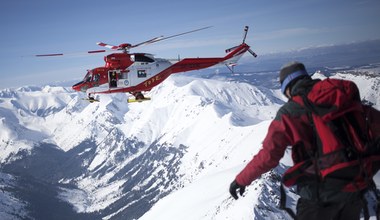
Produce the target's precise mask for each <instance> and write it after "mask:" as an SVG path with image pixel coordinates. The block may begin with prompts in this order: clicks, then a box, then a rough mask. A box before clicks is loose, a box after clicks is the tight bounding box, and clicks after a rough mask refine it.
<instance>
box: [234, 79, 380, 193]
mask: <svg viewBox="0 0 380 220" xmlns="http://www.w3.org/2000/svg"><path fill="white" fill-rule="evenodd" d="M316 82H318V81H317V80H310V79H302V80H299V81H297V82H296V84H295V85H294V86H293V87H292V91H291V93H292V96H293V98H292V99H294V100H295V99H298V100H297V101H293V100H291V101H289V102H287V103H286V104H285V105H284V106H282V107H281V108H280V110H279V111H278V112H277V115H276V118H275V119H274V120H273V121H272V123H271V124H270V126H269V129H268V133H267V136H266V137H265V139H264V141H263V146H262V149H261V150H260V151H259V153H258V154H257V155H255V156H254V157H253V159H252V160H251V161H250V162H249V163H248V164H247V166H246V167H245V168H244V169H243V170H242V171H241V172H240V173H239V174H238V175H237V177H236V181H237V183H238V184H239V185H242V186H247V185H249V184H251V182H252V181H254V180H255V179H257V178H258V177H260V175H261V174H263V173H266V172H268V171H269V170H271V169H273V168H275V167H276V166H277V165H278V164H279V161H280V159H281V158H282V157H283V156H284V153H285V150H286V148H287V147H288V146H292V159H293V162H294V163H295V164H296V163H298V162H300V161H301V160H305V159H308V157H309V154H310V153H309V154H308V153H307V152H311V151H312V149H315V146H314V145H315V142H316V139H315V135H314V131H313V127H312V126H311V125H310V123H311V122H310V120H309V118H308V114H307V111H306V110H305V108H304V107H303V106H301V104H298V103H303V102H302V98H301V97H300V96H298V95H300V94H307V93H308V92H309V91H310V90H311V88H312V87H313V86H314V84H315V83H316ZM358 95H359V93H358ZM299 99H301V101H300V100H299ZM365 109H367V110H365V111H366V112H367V116H369V118H371V120H369V122H370V124H369V127H370V129H371V131H372V133H373V134H370V136H372V138H374V139H376V140H377V141H379V143H380V138H378V137H379V135H380V112H379V111H377V110H376V109H373V108H370V107H366V108H365ZM361 127H362V128H361V129H362V130H366V127H365V125H361ZM367 129H368V128H367Z"/></svg>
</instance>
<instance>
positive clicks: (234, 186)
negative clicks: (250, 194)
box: [230, 180, 245, 200]
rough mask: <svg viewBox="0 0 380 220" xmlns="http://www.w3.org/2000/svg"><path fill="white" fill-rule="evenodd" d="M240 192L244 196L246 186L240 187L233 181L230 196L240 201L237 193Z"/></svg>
mask: <svg viewBox="0 0 380 220" xmlns="http://www.w3.org/2000/svg"><path fill="white" fill-rule="evenodd" d="M238 190H239V193H240V195H241V196H242V195H243V193H244V192H245V186H241V185H239V184H238V183H237V182H236V180H234V181H232V183H231V185H230V194H231V196H232V197H234V199H236V200H237V199H238V198H239V197H238V195H237V193H236V192H237V191H238Z"/></svg>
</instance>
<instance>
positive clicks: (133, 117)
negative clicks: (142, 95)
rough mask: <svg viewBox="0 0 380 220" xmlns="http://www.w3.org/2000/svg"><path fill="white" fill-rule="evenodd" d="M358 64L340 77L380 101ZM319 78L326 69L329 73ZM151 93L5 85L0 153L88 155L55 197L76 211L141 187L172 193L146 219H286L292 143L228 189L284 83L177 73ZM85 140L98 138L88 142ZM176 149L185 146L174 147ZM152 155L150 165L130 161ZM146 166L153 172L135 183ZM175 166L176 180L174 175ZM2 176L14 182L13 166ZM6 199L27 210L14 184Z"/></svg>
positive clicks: (98, 207)
mask: <svg viewBox="0 0 380 220" xmlns="http://www.w3.org/2000/svg"><path fill="white" fill-rule="evenodd" d="M355 71H356V72H357V71H359V72H362V71H366V74H365V75H361V74H354V73H355ZM355 71H353V72H352V71H351V72H341V71H339V72H338V73H337V74H335V75H334V76H333V77H339V78H346V79H351V80H354V81H355V82H357V84H358V85H359V89H360V92H361V94H362V96H363V97H364V98H365V99H366V100H368V101H370V102H373V103H375V107H377V108H379V103H380V100H379V99H380V94H379V93H380V92H379V90H378V86H379V77H378V76H376V73H378V72H379V71H378V69H358V70H355ZM260 76H261V75H258V77H260ZM314 77H316V78H323V77H324V76H323V72H321V71H318V72H317V73H316V74H314ZM147 96H149V97H151V98H152V100H151V101H149V102H143V103H134V104H127V103H126V100H127V98H128V97H127V95H126V94H116V95H100V96H99V99H100V102H97V103H92V104H89V103H87V102H85V101H83V100H81V99H82V98H84V94H78V93H76V92H73V91H71V90H70V89H69V88H63V87H59V86H56V87H54V86H44V87H24V88H20V89H15V90H9V89H6V90H2V91H0V98H1V99H0V130H1V133H0V152H1V153H0V162H1V164H7V163H8V164H9V163H11V162H12V161H15V160H18V159H20V158H19V157H18V156H17V155H18V154H17V153H18V152H20V151H23V152H28V153H29V154H30V153H31V152H32V150H33V148H34V146H35V144H37V143H52V144H55V145H57V146H58V147H59V148H60V149H61V150H62V151H63V152H66V153H70V152H72V151H74V152H76V154H75V155H76V156H77V157H80V158H82V157H83V158H84V159H83V161H81V162H82V163H81V164H80V165H78V169H82V171H81V172H80V174H78V175H76V176H69V177H62V178H61V179H60V181H59V184H62V187H60V188H59V196H58V197H59V199H61V200H63V201H66V202H68V203H70V204H71V205H72V206H73V207H74V209H75V211H76V212H78V213H92V212H103V211H104V210H106V209H108V210H109V209H112V208H109V207H113V206H112V205H114V204H115V203H117V202H118V201H120V200H122V199H123V198H124V197H131V196H130V195H131V194H133V193H135V192H136V193H137V192H140V193H141V190H145V191H146V192H151V191H153V190H157V191H158V192H159V194H160V195H166V196H165V197H164V198H161V197H159V196H157V197H154V198H153V199H152V203H153V202H156V203H155V205H154V206H153V207H152V208H151V209H150V210H149V211H148V212H146V213H145V215H143V216H142V217H141V218H140V219H143V220H149V219H197V220H198V219H199V220H202V219H207V220H209V219H253V218H255V217H256V218H257V219H266V218H267V219H288V216H287V215H286V214H285V213H284V212H283V211H280V210H278V208H277V207H278V190H279V185H278V184H279V181H278V178H279V175H280V174H281V172H283V169H285V168H286V166H290V165H291V164H292V162H291V159H290V156H289V152H290V150H289V151H287V154H286V156H285V157H284V158H283V159H282V160H281V166H279V167H278V168H276V169H275V170H274V171H272V172H270V173H267V174H265V175H263V176H262V177H261V178H259V179H258V180H256V181H254V182H253V183H252V184H251V185H250V186H249V187H247V192H246V193H245V195H244V196H243V197H242V198H241V199H239V200H237V201H235V200H233V199H232V198H231V197H230V195H229V192H228V188H229V184H230V183H231V182H232V180H233V179H234V178H235V176H236V174H237V173H238V172H239V171H240V170H241V169H242V168H243V167H244V166H245V164H246V163H248V161H249V160H250V159H251V158H252V156H253V155H255V154H256V153H257V152H258V151H259V150H260V148H261V142H262V140H263V139H264V137H265V135H266V133H267V129H268V126H269V124H270V122H271V120H272V119H273V118H274V117H275V115H276V112H277V110H278V109H279V108H280V106H281V105H282V104H283V103H284V102H285V101H286V99H285V97H284V96H283V95H282V94H281V92H280V90H279V89H278V88H277V89H273V88H267V87H264V86H261V85H253V83H249V82H242V81H228V80H225V79H223V78H217V79H204V78H200V77H194V76H189V75H173V76H171V77H169V78H168V79H167V80H165V81H164V82H163V83H162V84H160V85H159V86H157V87H155V88H154V89H153V90H152V91H150V92H149V93H148V94H147ZM86 141H87V142H90V143H92V144H93V145H89V146H87V145H84V143H86ZM82 145H83V146H82ZM80 146H82V148H80V150H78V151H75V150H76V149H77V148H79V147H80ZM157 146H158V147H159V149H161V150H165V151H164V153H163V154H162V157H160V158H159V159H155V158H153V157H152V158H151V157H148V156H149V152H151V154H153V155H154V154H155V153H157V151H154V149H153V148H154V147H157ZM173 149H175V150H176V151H175V152H177V151H178V152H179V153H177V154H174V153H167V152H170V150H173ZM147 154H148V156H147V158H148V159H147V161H148V162H150V163H149V164H145V163H142V165H141V167H129V166H130V164H131V163H132V162H135V160H139V159H141V158H142V156H144V155H147ZM182 154H183V155H182ZM88 155H90V156H88ZM155 156H157V155H155ZM159 156H161V155H159ZM148 166H149V167H150V168H151V170H149V173H148V174H147V176H144V178H143V179H142V180H141V181H140V182H138V183H135V182H134V180H135V178H136V177H138V176H141V172H142V171H141V170H143V169H147V168H148ZM174 166H178V167H174ZM126 168H129V169H126ZM169 168H173V170H170V169H169ZM78 172H79V171H78ZM171 172H174V173H175V176H176V178H177V179H173V180H168V178H169V177H168V176H169V174H170V173H171ZM1 178H2V179H1V180H2V181H3V179H9V180H4V181H5V182H6V183H7V184H8V185H9V184H11V183H12V177H10V176H7V174H4V175H1ZM165 181H167V182H165ZM131 182H132V183H133V184H134V185H132V187H131V188H129V190H130V191H129V192H126V190H125V188H124V187H126V185H131V184H132V183H131ZM0 184H1V182H0ZM0 186H2V185H0ZM128 193H131V194H128ZM139 196H140V197H142V198H143V197H144V196H146V195H144V194H142V195H139ZM296 200H297V196H296V195H295V194H294V193H292V192H291V190H290V192H289V206H291V207H292V208H294V206H295V202H296ZM4 201H5V204H11V203H12V201H14V203H16V204H18V206H17V205H15V206H14V207H16V208H17V209H19V210H21V211H22V210H23V207H24V206H23V205H22V204H23V201H18V200H17V199H15V198H14V197H12V195H11V194H9V193H6V194H3V197H1V198H0V202H2V203H0V204H3V203H4ZM137 202H138V201H137V200H133V201H129V203H126V204H123V205H119V206H117V207H118V208H115V210H112V211H109V212H107V213H106V214H105V215H104V216H102V217H103V218H104V219H113V218H115V217H116V216H117V215H119V214H121V213H122V212H123V211H125V210H128V208H130V207H131V206H133V205H134V204H135V203H137ZM0 208H1V207H0ZM0 210H2V209H0ZM7 210H8V209H7ZM108 210H107V211H108ZM6 213H8V214H9V213H12V211H7V212H6ZM0 214H1V212H0ZM0 217H2V216H1V215H0Z"/></svg>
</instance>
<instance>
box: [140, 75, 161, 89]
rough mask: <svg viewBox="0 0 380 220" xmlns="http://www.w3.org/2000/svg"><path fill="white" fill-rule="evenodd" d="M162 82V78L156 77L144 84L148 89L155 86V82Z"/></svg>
mask: <svg viewBox="0 0 380 220" xmlns="http://www.w3.org/2000/svg"><path fill="white" fill-rule="evenodd" d="M160 80H161V77H160V76H154V77H152V78H151V79H149V80H147V81H145V82H144V85H145V87H148V86H150V85H151V84H153V83H154V82H157V81H160Z"/></svg>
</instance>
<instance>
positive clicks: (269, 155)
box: [236, 102, 313, 186]
mask: <svg viewBox="0 0 380 220" xmlns="http://www.w3.org/2000/svg"><path fill="white" fill-rule="evenodd" d="M312 132H313V131H312V127H311V126H310V122H309V119H308V116H307V114H306V111H305V110H304V108H303V107H302V106H300V105H299V104H297V103H295V102H287V103H286V104H285V105H284V106H282V107H281V108H280V110H279V111H278V112H277V116H276V118H275V119H274V120H273V121H272V123H271V124H270V126H269V129H268V133H267V135H266V137H265V139H264V141H263V145H262V149H261V150H260V151H259V152H258V154H257V155H255V156H254V157H253V159H252V160H251V161H250V162H249V163H248V164H247V166H246V167H245V168H244V169H243V170H242V171H241V172H240V174H238V176H237V177H236V181H237V183H238V184H239V185H243V186H247V185H249V184H251V182H252V181H254V180H255V179H257V178H258V177H260V175H261V174H264V173H266V172H268V171H269V170H271V169H273V168H275V167H276V166H277V165H278V164H279V161H280V159H281V158H282V157H283V156H284V153H285V150H286V148H287V147H288V146H293V153H292V157H293V160H294V161H298V155H300V154H303V155H305V152H304V149H305V148H307V149H310V148H312V145H313V143H312V142H313V133H312ZM303 146H304V147H303ZM296 152H297V153H296Z"/></svg>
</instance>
